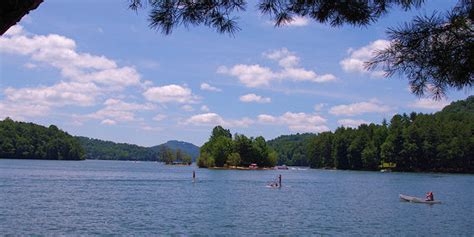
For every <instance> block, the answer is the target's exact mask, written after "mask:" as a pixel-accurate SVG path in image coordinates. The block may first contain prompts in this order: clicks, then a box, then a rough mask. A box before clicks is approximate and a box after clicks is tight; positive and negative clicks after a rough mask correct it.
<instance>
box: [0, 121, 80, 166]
mask: <svg viewBox="0 0 474 237" xmlns="http://www.w3.org/2000/svg"><path fill="white" fill-rule="evenodd" d="M0 158H10V159H42V160H83V159H84V158H85V156H84V149H83V148H82V147H81V145H80V143H79V141H78V140H77V139H76V138H74V137H73V136H71V135H69V134H68V133H66V132H64V131H61V130H60V129H58V127H56V126H54V125H50V126H49V127H44V126H40V125H37V124H34V123H25V122H16V121H13V120H12V119H10V118H6V119H4V120H3V121H0Z"/></svg>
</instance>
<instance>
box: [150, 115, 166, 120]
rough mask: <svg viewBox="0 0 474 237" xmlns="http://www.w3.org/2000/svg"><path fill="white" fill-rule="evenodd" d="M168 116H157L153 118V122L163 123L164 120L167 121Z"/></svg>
mask: <svg viewBox="0 0 474 237" xmlns="http://www.w3.org/2000/svg"><path fill="white" fill-rule="evenodd" d="M166 117H167V116H166V115H164V114H157V115H155V117H153V120H155V121H162V120H163V119H165V118H166Z"/></svg>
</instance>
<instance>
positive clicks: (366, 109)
mask: <svg viewBox="0 0 474 237" xmlns="http://www.w3.org/2000/svg"><path fill="white" fill-rule="evenodd" d="M391 110H392V108H390V107H389V106H387V105H384V104H382V103H380V102H379V101H378V100H376V99H372V100H370V101H367V102H360V103H353V104H348V105H337V106H333V107H332V108H331V109H330V110H329V113H330V114H334V115H338V116H340V115H346V116H354V115H359V114H365V113H386V112H389V111H391Z"/></svg>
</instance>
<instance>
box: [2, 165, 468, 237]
mask: <svg viewBox="0 0 474 237" xmlns="http://www.w3.org/2000/svg"><path fill="white" fill-rule="evenodd" d="M193 170H196V175H197V182H196V183H192V181H191V177H192V171H193ZM278 174H281V175H282V176H283V187H282V188H281V189H273V188H267V187H266V184H267V183H268V182H269V181H272V180H274V179H275V178H276V176H277V175H278ZM473 184H474V176H473V175H454V174H414V173H379V172H355V171H328V170H310V169H307V170H288V171H273V170H272V171H223V170H207V169H197V168H196V167H177V166H174V167H173V166H165V165H162V164H158V163H153V162H140V163H134V162H122V161H36V160H0V234H1V235H9V234H14V235H18V234H19V235H29V234H40V235H60V234H66V235H67V234H74V235H95V234H121V235H122V234H124V235H130V234H135V235H152V234H177V235H194V234H196V235H320V234H324V235H326V234H327V235H396V236H399V235H411V236H412V235H424V236H428V235H439V236H451V235H470V236H472V235H474V231H473V230H474V214H473V212H474V198H473V197H474V188H473ZM427 191H433V192H434V194H435V198H436V199H439V200H441V201H443V203H442V204H439V205H432V206H430V205H426V204H413V203H406V202H400V201H399V198H398V194H399V193H403V194H408V195H416V196H423V195H424V193H425V192H427Z"/></svg>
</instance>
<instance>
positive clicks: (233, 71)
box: [217, 48, 336, 87]
mask: <svg viewBox="0 0 474 237" xmlns="http://www.w3.org/2000/svg"><path fill="white" fill-rule="evenodd" d="M263 57H264V58H266V59H269V60H271V61H276V62H277V63H278V65H279V66H280V67H281V70H280V71H273V70H272V69H270V68H268V67H263V66H261V65H258V64H253V65H246V64H237V65H234V66H233V67H231V68H227V67H225V66H220V67H219V68H218V69H217V73H221V74H226V75H230V76H234V77H237V78H238V79H239V81H240V82H241V83H242V84H244V85H245V86H247V87H264V86H269V85H270V83H271V82H272V81H275V80H291V81H310V82H317V83H321V82H328V81H332V80H335V79H336V77H335V76H334V75H332V74H324V75H318V74H317V73H316V72H314V71H312V70H307V69H304V68H302V67H299V63H300V60H301V59H300V58H299V57H298V56H297V55H296V54H295V53H294V52H291V51H289V50H288V49H286V48H282V49H279V50H273V51H269V52H265V53H263Z"/></svg>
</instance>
